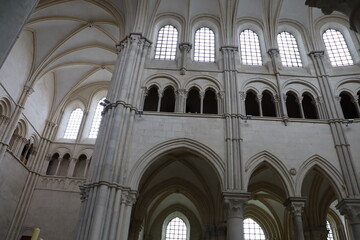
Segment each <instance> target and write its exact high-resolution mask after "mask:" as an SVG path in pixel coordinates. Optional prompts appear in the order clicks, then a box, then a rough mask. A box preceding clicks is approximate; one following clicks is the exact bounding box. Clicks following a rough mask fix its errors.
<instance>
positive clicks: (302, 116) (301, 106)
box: [297, 96, 305, 119]
mask: <svg viewBox="0 0 360 240" xmlns="http://www.w3.org/2000/svg"><path fill="white" fill-rule="evenodd" d="M303 99H304V98H303V97H302V96H298V99H297V102H298V104H299V110H300V116H301V118H302V119H304V118H305V114H304V108H303V105H302V101H303Z"/></svg>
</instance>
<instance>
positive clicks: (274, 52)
mask: <svg viewBox="0 0 360 240" xmlns="http://www.w3.org/2000/svg"><path fill="white" fill-rule="evenodd" d="M268 54H269V55H270V58H271V62H272V66H273V71H274V74H275V78H276V86H277V90H278V94H279V96H284V94H283V90H282V88H281V83H280V72H279V62H280V59H279V49H276V48H271V49H269V51H268ZM285 102H286V101H285V100H283V99H282V98H281V97H279V106H280V109H279V112H280V117H282V118H283V120H284V122H285V124H286V123H287V121H288V114H287V110H286V104H285Z"/></svg>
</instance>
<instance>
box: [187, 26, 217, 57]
mask: <svg viewBox="0 0 360 240" xmlns="http://www.w3.org/2000/svg"><path fill="white" fill-rule="evenodd" d="M204 28H205V29H208V30H210V31H211V32H212V33H213V35H214V43H213V44H214V48H213V49H210V50H209V52H206V51H205V52H204V53H203V55H204V56H207V55H208V54H210V55H211V54H212V52H211V51H213V54H214V57H213V59H211V60H210V61H200V60H195V57H196V56H195V49H196V35H197V33H198V31H200V30H201V29H204ZM200 50H201V48H200ZM200 52H201V51H200ZM207 58H211V56H210V57H207ZM193 61H194V62H197V63H216V33H215V31H214V30H213V29H212V28H211V27H209V26H207V25H204V26H201V27H198V28H197V29H196V30H195V31H194V37H193Z"/></svg>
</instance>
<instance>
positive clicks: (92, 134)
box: [89, 98, 105, 138]
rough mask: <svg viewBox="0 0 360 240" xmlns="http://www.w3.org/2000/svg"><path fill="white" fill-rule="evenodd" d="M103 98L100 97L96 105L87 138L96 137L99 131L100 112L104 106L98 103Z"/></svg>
mask: <svg viewBox="0 0 360 240" xmlns="http://www.w3.org/2000/svg"><path fill="white" fill-rule="evenodd" d="M104 99H105V98H103V99H101V100H100V101H99V102H98V104H97V105H96V110H95V115H94V118H93V121H92V124H91V129H90V133H89V138H96V137H97V135H98V132H99V127H100V123H101V112H102V111H103V109H104V107H103V106H101V105H100V103H101V102H102V101H104Z"/></svg>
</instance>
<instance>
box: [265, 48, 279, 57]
mask: <svg viewBox="0 0 360 240" xmlns="http://www.w3.org/2000/svg"><path fill="white" fill-rule="evenodd" d="M267 53H268V54H269V55H270V57H277V56H279V49H278V48H270V49H269V50H268V51H267Z"/></svg>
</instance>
